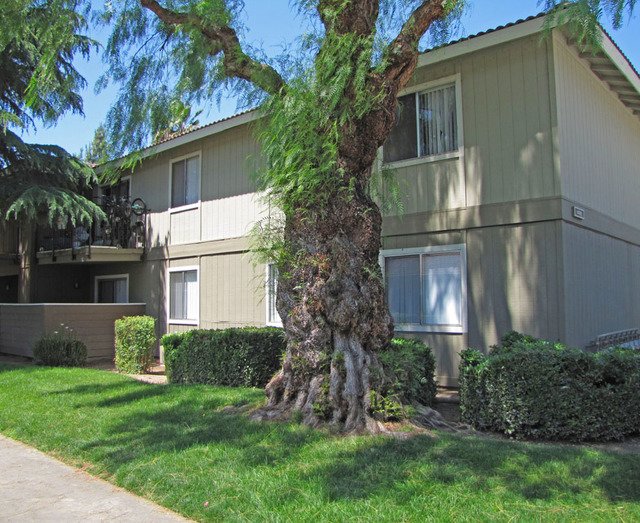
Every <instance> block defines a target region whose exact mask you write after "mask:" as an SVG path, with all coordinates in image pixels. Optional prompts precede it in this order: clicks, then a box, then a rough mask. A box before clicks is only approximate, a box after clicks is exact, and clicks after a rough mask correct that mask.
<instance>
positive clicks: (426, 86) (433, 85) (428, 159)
mask: <svg viewBox="0 0 640 523" xmlns="http://www.w3.org/2000/svg"><path fill="white" fill-rule="evenodd" d="M447 85H455V91H456V116H457V124H458V135H457V139H458V150H457V151H450V152H448V153H444V154H437V155H431V156H418V157H416V158H407V159H405V160H397V161H395V162H388V163H385V162H384V156H383V154H382V149H383V148H384V147H382V148H381V149H380V159H381V160H380V161H381V163H382V165H384V166H385V167H389V168H392V169H399V168H401V167H410V166H412V165H419V164H423V163H434V162H441V161H443V160H453V159H459V160H460V163H461V165H462V164H463V163H462V162H463V159H464V126H463V118H462V76H461V75H460V73H458V74H455V75H452V76H447V77H444V78H439V79H438V80H434V81H432V82H425V83H421V84H418V85H414V86H411V87H408V88H407V89H403V90H402V91H400V93H398V98H401V97H402V96H406V95H408V94H415V95H416V98H415V107H414V110H415V111H416V126H417V129H416V133H417V134H416V140H417V141H418V143H417V144H416V147H417V151H418V152H419V151H420V143H419V142H420V118H419V115H418V114H417V113H418V98H417V94H418V93H423V92H427V91H432V90H435V89H438V88H440V87H444V86H447Z"/></svg>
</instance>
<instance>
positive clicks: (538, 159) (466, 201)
mask: <svg viewBox="0 0 640 523" xmlns="http://www.w3.org/2000/svg"><path fill="white" fill-rule="evenodd" d="M552 70H553V67H552V55H551V44H550V43H549V41H548V40H541V39H540V37H539V35H536V36H532V37H529V38H524V39H521V40H516V41H513V42H509V43H506V44H503V45H499V46H496V47H492V48H489V49H485V50H482V51H478V52H476V53H470V54H468V55H465V56H463V57H460V58H456V59H454V60H450V61H447V62H445V63H443V64H438V65H434V66H432V67H430V66H428V65H427V66H425V67H422V68H420V69H419V70H418V71H417V72H416V76H415V79H414V80H413V81H412V83H411V85H412V86H413V85H419V84H422V83H426V82H430V81H434V80H438V79H441V78H446V77H448V76H452V75H459V76H460V80H461V85H462V120H463V129H464V155H463V161H462V163H461V162H460V161H458V160H457V159H454V160H446V161H440V162H433V163H428V162H427V163H422V164H419V165H413V166H411V167H402V168H398V169H396V173H397V178H398V180H399V183H400V189H401V191H402V194H403V202H404V212H405V213H407V214H409V213H414V212H425V211H437V210H445V209H452V208H457V207H464V206H476V205H482V204H491V203H500V202H508V201H517V200H526V199H534V198H544V197H551V196H557V195H559V191H560V183H559V179H558V173H557V169H556V168H555V166H554V154H555V149H554V144H553V132H554V119H553V118H552V115H553V109H552V108H553V104H554V99H553V95H554V93H553V90H552V89H551V81H550V71H552Z"/></svg>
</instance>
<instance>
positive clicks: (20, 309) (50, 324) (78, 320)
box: [0, 304, 145, 362]
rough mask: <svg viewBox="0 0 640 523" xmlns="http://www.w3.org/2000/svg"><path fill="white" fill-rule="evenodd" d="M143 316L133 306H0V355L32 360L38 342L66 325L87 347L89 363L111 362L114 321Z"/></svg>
mask: <svg viewBox="0 0 640 523" xmlns="http://www.w3.org/2000/svg"><path fill="white" fill-rule="evenodd" d="M144 313H145V307H144V305H134V304H130V305H124V304H117V305H105V304H68V305H60V304H55V305H54V304H44V305H43V304H31V305H0V351H1V352H5V353H7V354H15V355H18V356H27V357H32V356H33V345H34V344H35V342H36V341H37V340H38V339H39V338H40V337H41V336H42V335H43V334H45V333H51V332H54V331H56V330H59V329H61V328H64V327H63V326H62V324H64V325H65V326H67V327H69V328H71V329H73V331H74V333H75V335H76V336H77V337H78V338H79V339H80V340H82V341H83V342H84V343H85V344H86V345H87V360H88V361H89V362H92V361H98V360H112V359H113V357H114V341H115V338H114V323H115V320H117V319H118V318H122V317H123V316H136V315H141V314H144Z"/></svg>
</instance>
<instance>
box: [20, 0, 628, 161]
mask: <svg viewBox="0 0 640 523" xmlns="http://www.w3.org/2000/svg"><path fill="white" fill-rule="evenodd" d="M538 1H539V0H472V5H471V8H470V9H469V11H468V12H467V14H466V15H465V16H464V18H463V19H462V29H461V34H460V35H458V36H460V37H462V36H468V35H472V34H475V33H477V32H480V31H485V30H487V29H491V28H495V27H497V26H499V25H504V24H507V23H510V22H514V21H516V20H518V19H520V18H526V17H527V16H531V15H534V14H537V13H538V12H540V10H541V8H540V7H539V5H538ZM245 2H246V10H245V14H244V22H245V24H246V36H247V41H248V43H250V44H252V45H254V46H257V45H262V47H263V49H265V51H266V53H267V54H270V51H272V52H273V53H274V54H275V53H277V52H278V51H279V50H280V48H281V46H282V45H283V44H284V43H286V42H291V41H292V40H293V39H294V38H295V37H296V36H298V35H299V34H300V32H301V27H302V26H303V22H304V21H303V20H302V19H300V17H298V16H297V15H296V14H295V12H294V10H292V9H291V7H290V6H289V0H245ZM603 25H604V26H605V29H606V30H607V31H608V32H609V34H611V36H612V37H613V39H614V40H615V41H616V43H617V44H618V45H619V46H620V48H621V49H622V51H623V52H624V53H625V54H626V55H627V57H628V58H629V60H630V61H631V63H632V64H633V65H634V66H635V68H636V70H640V35H639V33H640V9H636V12H635V13H634V15H633V17H632V18H631V19H626V20H625V22H624V26H623V27H622V28H621V29H620V30H617V31H616V30H614V29H613V28H612V27H611V23H610V21H609V20H604V24H603ZM107 31H108V29H103V30H100V31H95V32H92V33H90V36H92V37H93V38H95V39H96V40H98V42H101V43H104V42H105V41H106V39H107V37H108V32H107ZM75 65H76V67H77V69H78V70H79V71H80V73H81V74H82V75H83V76H84V77H85V78H86V80H87V83H88V85H87V88H86V89H85V90H84V91H83V92H82V96H83V100H84V116H81V115H72V114H67V115H64V116H63V117H62V118H60V120H59V121H58V122H57V124H56V125H55V127H50V128H46V127H43V126H42V125H41V124H37V129H36V131H35V132H29V133H28V134H25V135H24V139H25V140H26V141H28V142H36V143H51V144H56V145H60V146H62V147H64V148H65V149H66V150H67V151H69V152H71V153H79V152H80V150H81V148H82V147H83V146H86V145H87V144H88V143H89V142H90V141H91V139H92V138H93V134H94V131H95V129H96V128H97V127H98V126H99V125H100V123H101V122H102V121H104V119H105V117H106V114H107V111H108V110H109V107H110V106H111V104H112V103H113V101H114V100H115V99H116V97H117V95H118V90H117V86H109V87H108V88H107V89H106V90H105V91H103V92H101V93H100V94H99V95H96V94H95V93H94V85H95V82H96V80H97V79H98V77H99V76H100V74H101V73H102V71H103V70H104V68H105V67H106V66H105V65H104V63H103V62H102V60H101V57H100V55H99V53H97V52H96V53H94V54H93V55H92V57H91V59H90V60H89V61H85V60H82V59H77V60H76V62H75ZM235 112H237V106H236V102H235V100H233V99H225V100H223V102H222V103H221V105H220V107H218V105H217V104H216V103H215V102H212V104H211V106H210V107H208V108H205V110H204V112H203V113H202V114H201V115H200V117H199V122H200V124H206V123H209V122H212V121H215V120H218V119H220V118H224V117H227V116H231V115H232V114H234V113H235Z"/></svg>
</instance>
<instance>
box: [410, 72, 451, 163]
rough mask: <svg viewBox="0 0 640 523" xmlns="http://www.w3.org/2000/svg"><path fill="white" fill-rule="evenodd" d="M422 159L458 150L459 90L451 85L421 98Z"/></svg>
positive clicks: (422, 95) (420, 138)
mask: <svg viewBox="0 0 640 523" xmlns="http://www.w3.org/2000/svg"><path fill="white" fill-rule="evenodd" d="M417 96H418V118H419V123H418V126H419V131H420V132H419V135H420V136H419V141H420V156H434V155H438V154H445V153H448V152H452V151H456V150H457V149H458V121H457V113H456V87H455V85H449V86H446V87H441V88H439V89H433V90H431V91H427V92H424V93H419V94H418V95H417Z"/></svg>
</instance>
